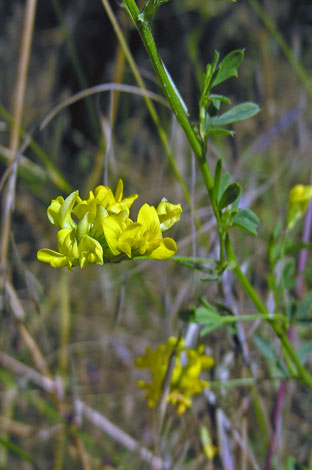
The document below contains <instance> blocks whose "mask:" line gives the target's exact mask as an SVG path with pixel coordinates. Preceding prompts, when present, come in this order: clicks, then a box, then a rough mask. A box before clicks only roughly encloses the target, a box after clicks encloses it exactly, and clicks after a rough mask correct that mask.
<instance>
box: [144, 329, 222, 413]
mask: <svg viewBox="0 0 312 470" xmlns="http://www.w3.org/2000/svg"><path fill="white" fill-rule="evenodd" d="M174 350H175V351H174ZM173 352H174V356H175V358H174V360H175V362H174V368H173V372H172V376H171V382H170V390H169V395H168V398H167V400H168V402H169V403H171V404H172V405H174V406H176V410H177V413H178V414H179V415H181V414H182V413H184V412H185V411H186V409H187V408H190V407H191V406H192V396H193V395H195V394H201V393H202V391H203V389H204V388H205V387H208V386H209V383H208V382H206V381H205V380H201V379H200V373H201V371H202V370H203V369H210V368H211V367H212V366H213V365H214V360H213V358H212V357H209V356H207V355H206V354H205V352H204V345H201V346H199V347H198V348H197V349H190V348H186V346H185V344H184V340H183V339H181V340H179V341H178V340H177V338H175V337H174V336H171V337H170V338H168V342H167V344H161V345H160V346H158V348H157V349H155V351H152V350H151V349H150V348H149V347H146V351H145V354H144V355H143V356H142V357H139V358H138V359H137V360H136V361H135V365H136V367H139V368H147V369H149V370H150V373H151V376H152V381H151V382H150V383H149V382H145V381H143V380H140V381H139V382H138V385H139V386H140V387H141V388H144V389H145V390H146V399H147V401H148V406H149V407H150V408H154V407H155V406H156V404H157V402H158V400H159V397H160V395H161V393H162V391H163V390H162V388H163V383H164V380H165V377H166V374H167V370H168V367H169V361H170V358H171V357H172V355H173Z"/></svg>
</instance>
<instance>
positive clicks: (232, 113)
mask: <svg viewBox="0 0 312 470" xmlns="http://www.w3.org/2000/svg"><path fill="white" fill-rule="evenodd" d="M259 111H260V108H259V106H258V105H257V104H255V103H251V102H249V101H246V102H245V103H241V104H238V105H237V106H234V107H233V108H231V109H229V111H226V112H225V113H223V114H221V116H215V117H210V120H209V125H210V126H226V125H228V124H232V123H233V122H238V121H243V120H244V119H248V118H251V117H252V116H255V114H257V113H258V112H259Z"/></svg>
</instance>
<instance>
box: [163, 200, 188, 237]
mask: <svg viewBox="0 0 312 470" xmlns="http://www.w3.org/2000/svg"><path fill="white" fill-rule="evenodd" d="M157 214H158V217H159V222H160V230H161V231H162V232H164V231H165V230H168V229H169V228H171V227H172V226H173V225H174V224H175V223H176V222H178V220H180V215H181V214H182V207H181V204H172V203H171V202H167V200H166V199H163V200H162V201H161V202H160V203H159V204H158V206H157Z"/></svg>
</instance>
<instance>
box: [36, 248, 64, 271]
mask: <svg viewBox="0 0 312 470" xmlns="http://www.w3.org/2000/svg"><path fill="white" fill-rule="evenodd" d="M37 258H38V260H39V261H41V262H42V263H48V264H50V265H51V266H52V268H62V267H63V266H67V264H68V262H67V257H66V256H64V255H62V254H61V253H58V252H57V251H53V250H49V249H48V248H43V249H42V250H39V251H38V252H37Z"/></svg>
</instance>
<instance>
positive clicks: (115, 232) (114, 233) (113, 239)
mask: <svg viewBox="0 0 312 470" xmlns="http://www.w3.org/2000/svg"><path fill="white" fill-rule="evenodd" d="M102 226H103V232H104V235H105V239H106V242H107V244H108V246H109V249H110V250H111V252H112V253H113V255H114V256H117V255H119V254H120V250H119V249H118V239H119V236H120V235H121V233H122V232H123V230H124V229H125V228H126V226H127V214H126V213H124V212H121V213H120V214H118V215H110V216H108V217H106V218H105V219H104V220H103V224H102Z"/></svg>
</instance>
